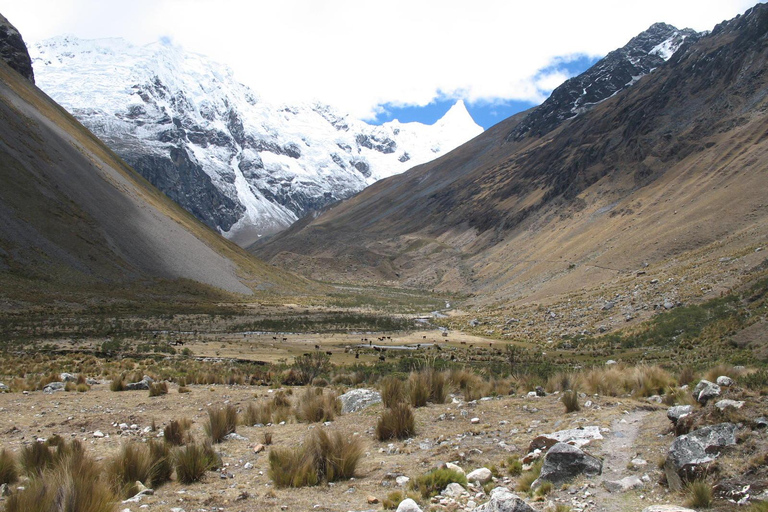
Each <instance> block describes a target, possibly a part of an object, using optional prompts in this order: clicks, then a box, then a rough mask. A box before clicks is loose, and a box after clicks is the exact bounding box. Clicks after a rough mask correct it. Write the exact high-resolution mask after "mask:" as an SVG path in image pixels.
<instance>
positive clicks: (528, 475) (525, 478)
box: [515, 459, 544, 492]
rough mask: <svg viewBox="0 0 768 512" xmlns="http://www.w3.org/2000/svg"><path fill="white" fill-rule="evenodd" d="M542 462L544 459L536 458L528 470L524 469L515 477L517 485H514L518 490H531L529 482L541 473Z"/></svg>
mask: <svg viewBox="0 0 768 512" xmlns="http://www.w3.org/2000/svg"><path fill="white" fill-rule="evenodd" d="M543 462H544V461H543V460H541V459H539V460H537V461H536V462H534V463H533V465H532V466H531V470H530V471H526V472H525V473H523V474H522V475H520V478H518V479H517V486H516V487H515V488H516V489H517V490H518V491H519V492H530V491H531V484H532V483H533V482H534V480H536V479H537V478H539V475H540V474H541V465H542V464H543Z"/></svg>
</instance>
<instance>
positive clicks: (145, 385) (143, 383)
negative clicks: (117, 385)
mask: <svg viewBox="0 0 768 512" xmlns="http://www.w3.org/2000/svg"><path fill="white" fill-rule="evenodd" d="M153 382H154V380H153V379H152V377H150V376H149V375H145V376H144V378H143V379H141V380H140V381H139V382H131V383H129V384H126V385H125V390H126V391H139V390H147V389H149V385H150V384H152V383H153Z"/></svg>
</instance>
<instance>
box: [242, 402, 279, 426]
mask: <svg viewBox="0 0 768 512" xmlns="http://www.w3.org/2000/svg"><path fill="white" fill-rule="evenodd" d="M273 411H274V406H273V405H272V402H260V403H257V404H252V403H251V404H248V405H247V406H246V408H245V410H244V411H243V415H242V424H243V425H247V426H249V427H252V426H253V425H259V424H261V425H266V424H267V423H272V412H273Z"/></svg>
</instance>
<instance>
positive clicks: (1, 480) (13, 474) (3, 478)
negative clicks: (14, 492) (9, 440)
mask: <svg viewBox="0 0 768 512" xmlns="http://www.w3.org/2000/svg"><path fill="white" fill-rule="evenodd" d="M18 479H19V471H18V469H17V467H16V458H15V457H14V456H13V454H12V453H11V452H9V451H8V450H6V449H3V450H0V484H12V483H15V482H16V481H17V480H18Z"/></svg>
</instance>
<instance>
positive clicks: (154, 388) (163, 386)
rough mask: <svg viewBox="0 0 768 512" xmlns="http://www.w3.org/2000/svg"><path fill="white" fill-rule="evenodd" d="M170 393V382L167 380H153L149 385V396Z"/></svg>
mask: <svg viewBox="0 0 768 512" xmlns="http://www.w3.org/2000/svg"><path fill="white" fill-rule="evenodd" d="M167 394H168V383H167V382H165V381H162V382H152V383H151V384H150V385H149V396H160V395H167Z"/></svg>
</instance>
